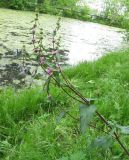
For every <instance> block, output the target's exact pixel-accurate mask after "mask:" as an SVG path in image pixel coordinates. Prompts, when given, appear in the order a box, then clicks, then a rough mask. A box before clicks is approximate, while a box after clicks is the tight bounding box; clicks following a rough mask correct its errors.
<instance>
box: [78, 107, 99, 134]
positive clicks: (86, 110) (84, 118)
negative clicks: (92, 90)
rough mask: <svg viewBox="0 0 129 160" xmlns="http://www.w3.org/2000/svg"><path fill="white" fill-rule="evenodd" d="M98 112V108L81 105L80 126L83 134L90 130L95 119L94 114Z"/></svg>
mask: <svg viewBox="0 0 129 160" xmlns="http://www.w3.org/2000/svg"><path fill="white" fill-rule="evenodd" d="M95 111H96V106H94V105H90V106H88V105H81V106H80V124H81V132H82V133H84V132H85V131H86V129H87V128H88V125H89V123H90V121H91V119H92V118H93V114H94V113H95Z"/></svg>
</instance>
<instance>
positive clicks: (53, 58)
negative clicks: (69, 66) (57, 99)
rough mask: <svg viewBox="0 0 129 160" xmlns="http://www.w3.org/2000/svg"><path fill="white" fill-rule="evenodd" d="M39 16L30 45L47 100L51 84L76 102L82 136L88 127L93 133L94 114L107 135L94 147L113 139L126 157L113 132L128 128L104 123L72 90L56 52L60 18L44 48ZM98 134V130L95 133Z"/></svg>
mask: <svg viewBox="0 0 129 160" xmlns="http://www.w3.org/2000/svg"><path fill="white" fill-rule="evenodd" d="M38 19H39V15H38V14H36V18H35V20H34V24H33V27H32V45H33V51H34V54H35V56H36V60H37V62H38V64H39V65H40V66H41V68H42V69H43V71H44V72H45V73H46V75H47V80H46V82H45V85H46V86H47V87H46V88H47V93H48V95H49V96H50V93H49V89H50V84H51V82H52V83H54V84H55V85H56V86H57V87H59V88H60V89H62V90H63V91H64V92H65V93H66V94H67V95H68V96H69V97H71V98H72V99H74V100H76V101H78V102H80V104H81V105H80V118H79V120H80V126H81V132H82V133H84V132H85V131H86V129H87V128H88V127H92V128H94V129H98V128H96V126H94V125H93V124H91V123H90V122H91V120H92V118H93V115H94V114H95V115H96V116H97V117H99V119H100V121H101V122H102V123H103V124H104V125H105V126H107V128H108V132H107V131H105V130H102V131H103V132H104V133H106V134H107V135H108V137H107V136H105V137H100V138H99V139H96V140H95V145H98V146H100V145H102V144H103V145H106V146H107V148H108V147H109V146H110V143H109V142H111V141H110V140H111V139H112V138H113V139H115V140H116V141H117V142H118V143H119V145H120V146H121V148H122V149H123V150H124V152H125V153H126V155H127V156H128V157H129V151H128V150H127V148H126V147H125V146H124V144H123V142H122V141H121V140H120V137H119V135H118V133H117V131H116V130H117V129H118V128H119V129H120V130H121V131H123V133H125V134H127V133H129V127H125V126H120V125H114V124H113V123H111V122H109V121H108V120H106V118H105V117H104V116H103V115H102V114H101V113H99V112H98V111H97V108H96V106H95V105H94V99H88V98H85V97H84V95H83V94H82V93H81V92H79V91H78V90H77V89H76V87H75V86H74V85H73V84H72V83H71V82H70V81H69V79H68V78H67V77H66V76H65V74H64V73H63V70H62V67H61V61H62V60H61V52H60V35H59V34H58V32H59V30H60V27H61V26H60V21H61V18H60V17H59V19H58V21H57V24H56V28H55V29H54V30H53V33H52V38H51V40H50V41H51V44H50V46H49V47H48V48H46V46H45V45H44V32H43V29H40V28H39V25H38V23H39V21H38ZM67 114H68V115H69V116H71V118H73V119H75V120H78V119H76V118H75V117H74V116H72V115H71V114H70V113H68V112H67ZM99 130H100V129H99Z"/></svg>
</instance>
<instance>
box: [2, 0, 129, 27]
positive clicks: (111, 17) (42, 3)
mask: <svg viewBox="0 0 129 160" xmlns="http://www.w3.org/2000/svg"><path fill="white" fill-rule="evenodd" d="M77 2H78V0H69V1H68V0H61V1H60V0H55V1H52V0H39V1H37V0H30V1H26V0H3V1H1V2H0V7H6V8H11V9H16V10H31V11H39V12H41V13H45V14H52V15H58V14H59V13H60V12H61V13H62V16H64V17H69V18H75V19H79V20H84V21H92V22H97V23H101V24H106V25H110V26H115V27H120V28H124V29H128V28H129V20H128V19H129V14H128V13H129V4H128V1H127V0H124V1H123V0H110V1H109V0H105V7H104V8H103V11H102V13H101V14H100V15H97V14H96V13H94V14H93V15H92V13H91V9H90V8H89V7H88V5H87V6H85V7H81V6H77V5H76V4H77ZM125 6H126V8H127V10H126V11H125V13H124V14H121V10H123V8H125Z"/></svg>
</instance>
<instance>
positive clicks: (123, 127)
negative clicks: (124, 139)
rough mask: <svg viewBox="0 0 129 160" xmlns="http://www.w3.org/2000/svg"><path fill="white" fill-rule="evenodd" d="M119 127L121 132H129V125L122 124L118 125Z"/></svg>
mask: <svg viewBox="0 0 129 160" xmlns="http://www.w3.org/2000/svg"><path fill="white" fill-rule="evenodd" d="M117 128H119V129H120V132H121V133H123V134H129V126H120V125H117Z"/></svg>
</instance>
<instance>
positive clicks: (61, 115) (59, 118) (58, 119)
mask: <svg viewBox="0 0 129 160" xmlns="http://www.w3.org/2000/svg"><path fill="white" fill-rule="evenodd" d="M65 115H66V112H64V111H63V112H61V113H60V114H59V116H58V117H57V118H56V122H57V123H60V122H61V120H62V118H64V117H65Z"/></svg>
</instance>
